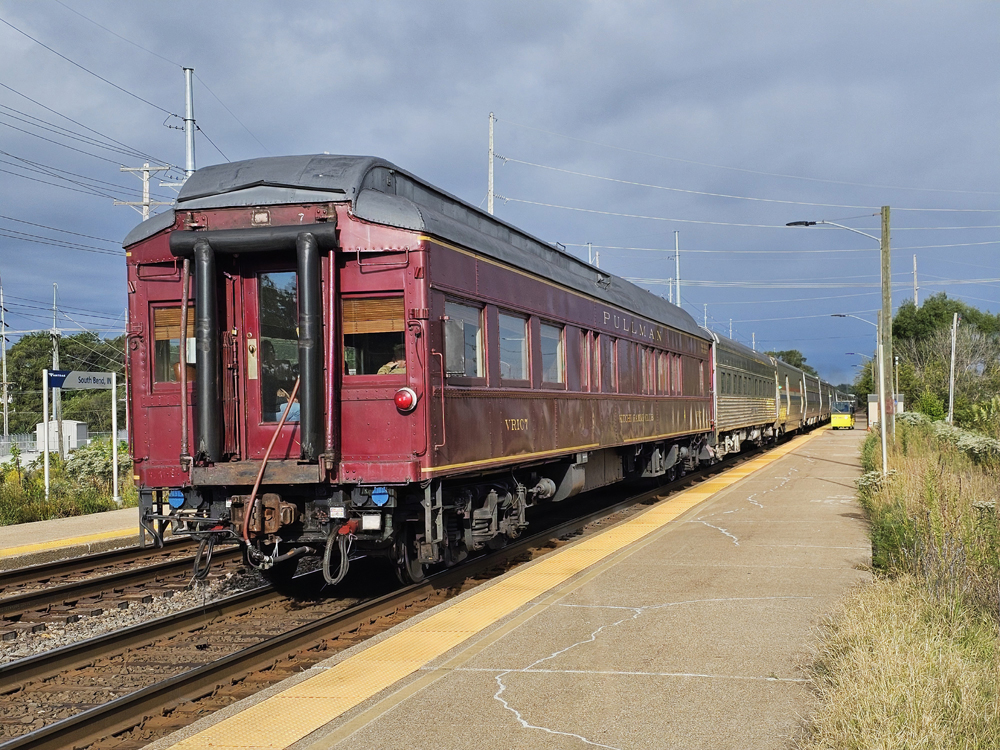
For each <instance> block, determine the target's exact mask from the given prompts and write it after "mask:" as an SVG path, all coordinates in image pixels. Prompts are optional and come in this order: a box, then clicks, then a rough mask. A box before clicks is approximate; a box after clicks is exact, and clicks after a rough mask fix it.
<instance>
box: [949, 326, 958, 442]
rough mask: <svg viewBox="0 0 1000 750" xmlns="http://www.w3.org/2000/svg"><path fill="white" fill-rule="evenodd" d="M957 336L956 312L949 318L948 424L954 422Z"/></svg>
mask: <svg viewBox="0 0 1000 750" xmlns="http://www.w3.org/2000/svg"><path fill="white" fill-rule="evenodd" d="M957 338H958V313H955V315H954V317H953V318H952V320H951V374H950V375H949V376H948V424H954V422H955V340H956V339H957Z"/></svg>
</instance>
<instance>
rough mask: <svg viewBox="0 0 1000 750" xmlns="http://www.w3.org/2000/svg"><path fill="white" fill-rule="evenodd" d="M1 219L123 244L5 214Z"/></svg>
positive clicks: (1, 215)
mask: <svg viewBox="0 0 1000 750" xmlns="http://www.w3.org/2000/svg"><path fill="white" fill-rule="evenodd" d="M0 219H5V220H7V221H16V222H17V223H18V224H27V225H29V226H33V227H38V228H39V229H49V230H51V231H53V232H62V233H63V234H72V235H75V236H76V237H85V238H86V239H88V240H97V241H98V242H108V243H110V244H112V245H120V244H121V243H119V242H118V241H117V240H107V239H104V238H103V237H95V236H93V235H91V234H81V233H80V232H71V231H70V230H68V229H59V228H57V227H50V226H47V225H46V224H36V223H35V222H33V221H25V220H24V219H15V218H14V217H13V216H4V215H3V214H0Z"/></svg>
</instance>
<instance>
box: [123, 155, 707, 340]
mask: <svg viewBox="0 0 1000 750" xmlns="http://www.w3.org/2000/svg"><path fill="white" fill-rule="evenodd" d="M317 201H322V202H344V201H350V202H351V211H352V213H353V214H354V215H355V216H358V217H359V218H361V219H364V220H366V221H371V222H373V223H377V224H386V225H388V226H394V227H399V228H401V229H409V230H413V231H418V232H426V233H427V234H430V235H433V236H435V237H440V238H441V239H443V240H448V241H450V242H454V243H455V244H457V245H462V246H464V247H468V248H470V249H473V250H476V251H477V252H481V253H483V254H484V255H488V256H490V257H492V258H496V259H497V260H501V261H504V262H506V263H510V264H511V265H514V266H516V267H518V268H522V269H524V270H526V271H531V272H533V273H536V274H538V275H540V276H543V277H545V278H549V279H552V280H553V281H556V282H558V283H560V284H562V285H564V286H567V287H569V288H571V289H575V290H577V291H580V292H584V293H585V294H588V295H590V296H593V297H596V298H598V299H601V300H604V301H605V302H607V303H609V304H612V305H615V306H618V307H621V308H623V309H625V310H627V311H629V312H634V313H636V314H638V315H641V316H643V317H646V318H648V319H650V320H653V321H656V322H658V323H662V324H664V325H668V326H671V327H673V328H676V329H679V330H682V331H684V332H686V333H689V334H691V335H693V336H697V337H698V338H701V339H708V338H709V336H708V335H707V334H706V332H705V331H704V330H702V329H701V327H700V326H699V325H698V324H697V323H696V322H695V321H694V318H692V317H691V316H690V315H688V314H687V313H686V312H684V311H683V310H682V309H681V308H679V307H677V306H675V305H673V304H671V303H669V302H667V301H666V300H665V299H663V298H662V297H657V296H656V295H655V294H652V293H650V292H648V291H646V290H645V289H642V288H641V287H638V286H636V285H635V284H632V283H631V282H629V281H626V280H625V279H622V278H621V277H618V276H614V275H612V274H609V273H605V272H604V271H601V270H600V269H597V268H594V267H593V266H591V265H590V264H589V263H585V262H583V261H581V260H580V259H578V258H575V257H574V256H572V255H570V254H569V253H566V252H564V251H563V250H560V249H559V248H557V247H555V246H553V245H551V244H549V243H546V242H544V241H542V240H540V239H538V238H536V237H533V236H532V235H530V234H528V233H527V232H524V231H522V230H520V229H518V228H517V227H515V226H513V225H511V224H508V223H507V222H505V221H502V220H500V219H497V218H496V217H495V216H490V215H489V214H487V213H486V212H484V211H482V210H480V209H479V208H477V207H475V206H473V205H471V204H469V203H466V202H465V201H463V200H461V199H460V198H456V197H455V196H453V195H451V194H449V193H447V192H445V191H443V190H441V189H439V188H436V187H434V186H433V185H430V184H429V183H427V182H424V181H423V180H421V179H420V178H418V177H416V176H414V175H412V174H410V173H409V172H406V171H405V170H402V169H400V168H399V167H397V166H395V165H394V164H391V163H390V162H387V161H385V160H383V159H379V158H376V157H372V156H334V155H327V154H317V155H306V156H277V157H267V158H261V159H250V160H247V161H241V162H231V163H228V164H217V165H214V166H211V167H204V168H202V169H199V170H198V171H197V172H195V173H194V174H193V175H191V176H190V177H189V178H188V180H187V182H186V183H185V184H184V187H183V188H181V191H180V194H179V195H178V196H177V205H176V207H175V210H180V211H184V210H199V209H208V208H223V207H231V206H261V205H277V204H289V203H310V202H317ZM172 223H173V211H166V212H164V213H163V214H160V215H158V216H154V217H153V218H151V219H149V220H147V221H145V222H143V223H142V224H140V225H139V226H137V227H136V228H135V229H133V230H132V231H131V232H130V233H129V235H128V236H127V237H126V238H125V241H124V243H123V244H124V246H126V247H128V246H129V245H133V244H135V243H136V242H139V241H141V240H143V239H146V238H147V237H151V236H152V235H154V234H156V233H157V232H160V231H162V230H164V229H166V228H168V227H169V226H171V224H172Z"/></svg>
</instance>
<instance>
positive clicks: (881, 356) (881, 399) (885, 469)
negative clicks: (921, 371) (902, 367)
mask: <svg viewBox="0 0 1000 750" xmlns="http://www.w3.org/2000/svg"><path fill="white" fill-rule="evenodd" d="M875 338H876V339H877V341H876V351H875V355H876V357H878V413H879V425H878V431H879V433H880V436H879V437H880V439H881V441H882V476H883V477H884V476H886V475H887V474H888V473H889V455H888V452H887V450H886V440H885V433H886V429H885V427H886V425H885V401H886V395H885V350H884V348H883V346H882V312H881V311H879V314H878V330H877V332H876V337H875Z"/></svg>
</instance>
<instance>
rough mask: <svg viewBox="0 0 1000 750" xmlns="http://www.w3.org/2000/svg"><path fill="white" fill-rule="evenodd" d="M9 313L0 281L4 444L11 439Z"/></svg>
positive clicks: (46, 426)
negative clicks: (4, 302) (8, 383)
mask: <svg viewBox="0 0 1000 750" xmlns="http://www.w3.org/2000/svg"><path fill="white" fill-rule="evenodd" d="M6 313H7V310H6V308H5V307H4V306H3V281H0V344H3V437H4V442H7V439H8V438H9V437H10V421H9V415H8V407H9V401H10V398H9V395H10V391H9V390H8V389H7V318H6V317H5V316H6ZM45 429H48V425H45Z"/></svg>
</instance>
